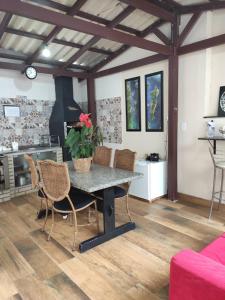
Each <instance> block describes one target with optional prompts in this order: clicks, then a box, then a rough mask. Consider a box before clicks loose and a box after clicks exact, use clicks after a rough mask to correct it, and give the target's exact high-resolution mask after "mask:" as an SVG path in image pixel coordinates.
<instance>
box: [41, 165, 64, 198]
mask: <svg viewBox="0 0 225 300" xmlns="http://www.w3.org/2000/svg"><path fill="white" fill-rule="evenodd" d="M37 165H38V169H39V172H40V177H41V182H42V186H43V190H44V193H45V194H46V196H47V198H48V199H50V200H52V201H53V202H54V201H61V200H63V199H64V198H66V197H68V194H69V191H70V177H69V172H68V166H67V164H66V163H57V162H55V161H52V160H39V161H37Z"/></svg>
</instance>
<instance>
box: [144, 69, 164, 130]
mask: <svg viewBox="0 0 225 300" xmlns="http://www.w3.org/2000/svg"><path fill="white" fill-rule="evenodd" d="M145 114H146V115H145V126H146V131H163V72H156V73H152V74H148V75H145Z"/></svg>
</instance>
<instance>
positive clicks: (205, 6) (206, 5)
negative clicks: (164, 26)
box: [179, 1, 225, 14]
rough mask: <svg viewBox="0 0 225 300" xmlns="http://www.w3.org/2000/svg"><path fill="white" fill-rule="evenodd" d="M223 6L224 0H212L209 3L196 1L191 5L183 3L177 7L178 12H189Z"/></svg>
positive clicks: (224, 6) (221, 7) (224, 5)
mask: <svg viewBox="0 0 225 300" xmlns="http://www.w3.org/2000/svg"><path fill="white" fill-rule="evenodd" d="M223 8H225V2H224V1H212V2H209V3H198V4H191V5H183V6H182V7H180V8H179V13H180V14H191V13H196V12H200V11H201V12H203V11H207V10H215V9H223Z"/></svg>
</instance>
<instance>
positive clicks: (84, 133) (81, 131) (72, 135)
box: [65, 114, 103, 159]
mask: <svg viewBox="0 0 225 300" xmlns="http://www.w3.org/2000/svg"><path fill="white" fill-rule="evenodd" d="M79 119H80V124H81V127H79V128H78V129H74V128H72V129H71V130H70V131H69V133H68V136H67V138H66V140H65V145H66V146H67V147H68V148H69V151H70V153H71V156H72V158H73V159H81V158H89V157H92V155H93V153H94V150H95V147H96V146H99V145H101V144H102V143H103V136H102V133H101V130H100V128H99V127H97V126H93V125H92V122H91V120H90V115H89V114H81V115H80V118H79Z"/></svg>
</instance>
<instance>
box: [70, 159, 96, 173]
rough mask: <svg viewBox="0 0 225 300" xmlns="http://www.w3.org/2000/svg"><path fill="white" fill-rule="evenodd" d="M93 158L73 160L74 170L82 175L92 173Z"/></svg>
mask: <svg viewBox="0 0 225 300" xmlns="http://www.w3.org/2000/svg"><path fill="white" fill-rule="evenodd" d="M91 161H92V157H87V158H79V159H73V165H74V169H75V170H76V171H77V172H80V173H86V172H89V171H90V167H91Z"/></svg>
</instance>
